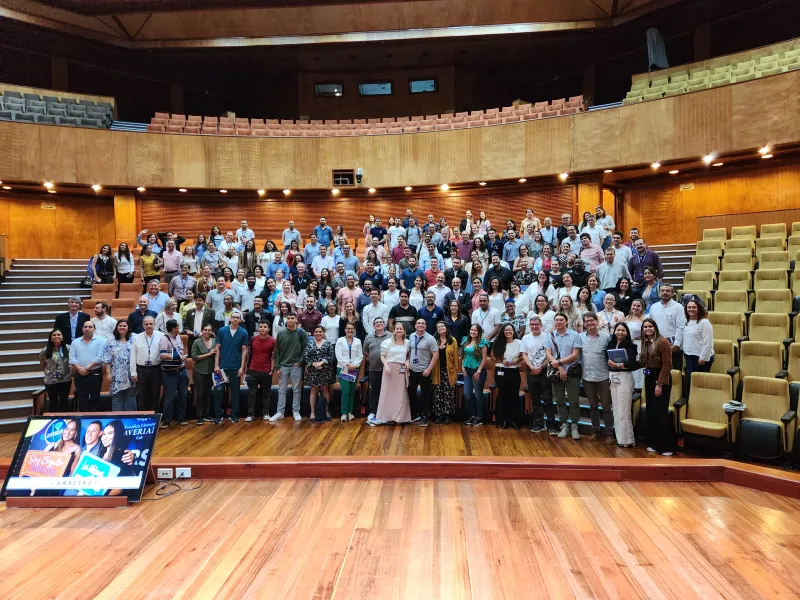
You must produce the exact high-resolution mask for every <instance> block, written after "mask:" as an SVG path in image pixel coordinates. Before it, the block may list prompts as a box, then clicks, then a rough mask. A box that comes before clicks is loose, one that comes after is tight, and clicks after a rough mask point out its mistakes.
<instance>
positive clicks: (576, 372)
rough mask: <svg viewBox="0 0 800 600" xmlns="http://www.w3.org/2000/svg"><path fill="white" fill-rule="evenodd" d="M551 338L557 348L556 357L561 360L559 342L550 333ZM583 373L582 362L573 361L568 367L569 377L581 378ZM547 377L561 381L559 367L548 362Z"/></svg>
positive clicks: (554, 380) (550, 379)
mask: <svg viewBox="0 0 800 600" xmlns="http://www.w3.org/2000/svg"><path fill="white" fill-rule="evenodd" d="M550 338H551V339H552V340H553V346H554V347H555V349H556V358H557V359H558V360H561V352H560V351H559V349H558V344H557V343H556V336H555V335H553V334H552V333H550ZM581 375H583V365H581V363H572V364H571V365H569V366H568V367H567V377H573V378H579V377H580V376H581ZM547 379H548V380H549V381H553V382H558V381H561V373H560V372H559V370H558V369H555V368H553V367H551V366H550V365H549V364H548V365H547Z"/></svg>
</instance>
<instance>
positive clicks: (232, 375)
mask: <svg viewBox="0 0 800 600" xmlns="http://www.w3.org/2000/svg"><path fill="white" fill-rule="evenodd" d="M222 370H223V371H225V375H227V376H228V383H227V386H228V387H229V388H230V390H231V403H230V413H229V416H230V418H231V419H238V418H239V402H240V401H241V393H242V380H241V378H240V377H239V369H222ZM211 396H212V398H213V399H214V418H215V419H216V420H220V419H222V418H223V417H224V416H225V415H224V412H223V410H222V399H223V397H224V396H225V386H224V385H223V386H222V389H219V390H218V389H214V391H213V392H211Z"/></svg>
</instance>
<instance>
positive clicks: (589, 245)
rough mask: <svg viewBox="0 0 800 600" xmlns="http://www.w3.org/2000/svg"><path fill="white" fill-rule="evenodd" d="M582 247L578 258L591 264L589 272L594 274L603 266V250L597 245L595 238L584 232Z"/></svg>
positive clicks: (581, 238) (581, 237)
mask: <svg viewBox="0 0 800 600" xmlns="http://www.w3.org/2000/svg"><path fill="white" fill-rule="evenodd" d="M580 240H581V247H580V250H579V251H578V256H579V257H580V258H582V259H583V260H584V261H586V262H588V264H589V271H591V272H592V273H594V272H595V271H597V267H599V266H600V265H601V264H603V259H604V254H603V250H602V248H600V246H598V245H597V243H596V242H595V240H594V238H593V237H592V236H591V235H589V234H588V233H586V232H584V233H582V234H581V236H580Z"/></svg>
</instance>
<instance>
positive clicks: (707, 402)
mask: <svg viewBox="0 0 800 600" xmlns="http://www.w3.org/2000/svg"><path fill="white" fill-rule="evenodd" d="M732 391H733V388H732V386H731V378H730V377H728V375H718V374H716V373H694V374H693V375H692V382H691V389H690V390H689V398H688V400H687V399H686V398H681V399H680V400H679V401H678V402H676V403H675V407H676V409H677V412H676V415H677V416H678V430H679V431H680V432H681V433H682V434H683V435H684V436H688V437H690V438H691V437H694V436H696V437H699V438H711V439H712V440H720V441H723V442H725V443H727V442H728V441H731V442H733V441H735V436H734V437H733V439H730V438H729V437H728V431H729V430H728V415H727V414H726V413H725V410H724V409H723V408H722V405H723V404H725V403H726V402H730V401H731V400H732V399H733V395H732ZM683 407H685V411H682V410H680V409H681V408H683ZM737 425H738V416H737V415H734V419H733V421H732V427H733V428H734V430H735V428H736V426H737Z"/></svg>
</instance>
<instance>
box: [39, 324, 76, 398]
mask: <svg viewBox="0 0 800 600" xmlns="http://www.w3.org/2000/svg"><path fill="white" fill-rule="evenodd" d="M39 364H40V365H41V366H42V369H44V388H45V389H46V390H47V400H48V406H49V409H48V410H49V411H50V412H60V413H64V412H72V410H71V409H70V408H71V407H70V405H69V389H70V387H72V370H71V369H70V367H69V346H68V345H67V344H65V343H64V334H63V333H61V330H60V329H53V330H52V331H51V332H50V335H48V336H47V345H46V346H45V347H44V348H42V350H41V352H39Z"/></svg>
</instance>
